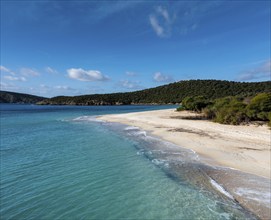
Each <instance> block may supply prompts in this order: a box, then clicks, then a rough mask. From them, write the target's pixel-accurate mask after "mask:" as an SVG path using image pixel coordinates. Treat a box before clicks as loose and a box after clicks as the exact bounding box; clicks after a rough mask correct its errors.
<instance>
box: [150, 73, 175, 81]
mask: <svg viewBox="0 0 271 220" xmlns="http://www.w3.org/2000/svg"><path fill="white" fill-rule="evenodd" d="M153 79H154V81H156V82H173V81H174V79H173V78H172V77H171V76H169V75H165V74H162V73H161V72H156V73H154V75H153Z"/></svg>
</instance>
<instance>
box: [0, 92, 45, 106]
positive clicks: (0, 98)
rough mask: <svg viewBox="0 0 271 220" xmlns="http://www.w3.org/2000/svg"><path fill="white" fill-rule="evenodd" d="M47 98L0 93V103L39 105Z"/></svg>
mask: <svg viewBox="0 0 271 220" xmlns="http://www.w3.org/2000/svg"><path fill="white" fill-rule="evenodd" d="M44 99H46V98H44V97H39V96H34V95H28V94H23V93H16V92H7V91H0V103H37V102H40V101H42V100H44Z"/></svg>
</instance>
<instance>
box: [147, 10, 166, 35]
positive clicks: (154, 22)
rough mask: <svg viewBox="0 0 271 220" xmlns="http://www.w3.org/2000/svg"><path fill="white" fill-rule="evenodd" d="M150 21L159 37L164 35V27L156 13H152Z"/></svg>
mask: <svg viewBox="0 0 271 220" xmlns="http://www.w3.org/2000/svg"><path fill="white" fill-rule="evenodd" d="M150 23H151V26H152V28H153V30H154V31H155V33H156V34H157V35H158V36H159V37H163V36H164V28H163V27H161V26H160V25H159V23H158V20H157V18H156V16H155V15H150Z"/></svg>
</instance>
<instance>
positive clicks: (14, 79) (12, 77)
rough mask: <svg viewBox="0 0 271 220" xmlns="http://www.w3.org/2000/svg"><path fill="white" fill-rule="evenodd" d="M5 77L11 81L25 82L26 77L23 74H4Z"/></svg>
mask: <svg viewBox="0 0 271 220" xmlns="http://www.w3.org/2000/svg"><path fill="white" fill-rule="evenodd" d="M4 79H7V80H10V81H21V82H25V81H26V78H25V77H23V76H18V77H17V76H4Z"/></svg>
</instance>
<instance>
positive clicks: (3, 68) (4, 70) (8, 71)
mask: <svg viewBox="0 0 271 220" xmlns="http://www.w3.org/2000/svg"><path fill="white" fill-rule="evenodd" d="M0 71H1V72H5V73H9V74H11V75H15V73H14V72H13V71H11V70H10V69H8V68H6V67H4V66H0Z"/></svg>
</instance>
